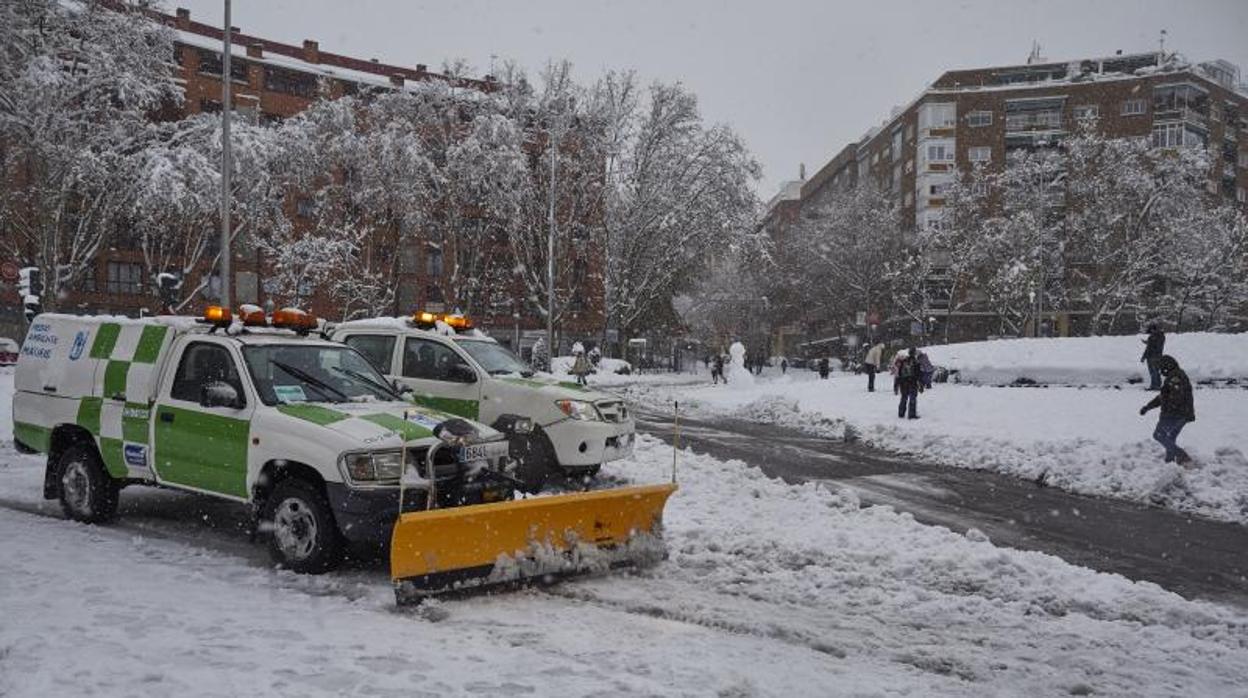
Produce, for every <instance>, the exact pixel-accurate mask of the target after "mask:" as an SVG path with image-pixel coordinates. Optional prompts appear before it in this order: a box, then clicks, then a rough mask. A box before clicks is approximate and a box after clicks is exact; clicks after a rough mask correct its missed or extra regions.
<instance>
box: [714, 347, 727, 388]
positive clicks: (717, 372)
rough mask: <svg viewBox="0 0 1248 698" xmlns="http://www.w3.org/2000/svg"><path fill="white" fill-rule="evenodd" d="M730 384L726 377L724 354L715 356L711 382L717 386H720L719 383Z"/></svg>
mask: <svg viewBox="0 0 1248 698" xmlns="http://www.w3.org/2000/svg"><path fill="white" fill-rule="evenodd" d="M721 379H722V380H723V381H724V382H725V383H727V382H728V377H727V376H725V375H724V356H723V354H716V355H715V362H714V364H712V366H711V381H712V382H713V383H714V384H715V385H719V381H720V380H721Z"/></svg>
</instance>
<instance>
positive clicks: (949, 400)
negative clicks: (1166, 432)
mask: <svg viewBox="0 0 1248 698" xmlns="http://www.w3.org/2000/svg"><path fill="white" fill-rule="evenodd" d="M866 382H867V379H866V376H856V375H852V374H845V373H836V374H833V376H832V377H831V378H830V379H828V380H826V381H821V380H818V379H817V376H816V375H814V374H812V373H811V372H808V371H798V372H790V375H788V376H771V377H768V378H764V379H763V380H760V381H758V382H757V383H756V384H755V385H754V386H750V387H740V388H738V387H737V386H731V385H729V386H722V385H721V386H711V385H707V384H703V385H701V386H698V387H691V386H683V387H681V388H680V389H679V391H673V390H668V389H664V388H662V387H661V386H636V387H634V388H632V389H631V390H630V397H632V398H634V399H637V400H639V401H641V402H644V403H647V404H649V405H651V406H652V407H654V408H661V409H669V407H668V406H669V405H670V403H671V401H672V400H673V399H675V398H677V397H679V398H680V400H681V404H682V406H683V407H684V408H685V409H688V410H692V411H694V412H697V413H700V414H703V415H731V416H734V417H738V418H742V419H748V420H752V421H757V422H765V423H774V424H780V425H784V426H790V427H795V428H799V429H803V430H806V431H810V432H813V433H817V434H820V435H824V436H829V437H832V438H841V437H844V436H846V434H847V433H848V434H849V435H850V436H851V437H854V438H861V439H863V440H865V441H867V442H868V443H871V444H873V445H876V446H879V447H882V448H886V449H891V450H895V451H902V452H908V453H914V454H916V455H918V456H920V457H922V458H924V459H928V460H932V461H936V462H941V463H945V464H948V465H954V466H958V467H965V468H975V469H985V470H995V471H999V472H1003V473H1006V474H1009V475H1014V476H1017V477H1021V478H1026V479H1029V480H1042V481H1043V482H1044V483H1045V484H1047V485H1050V486H1055V487H1061V488H1063V489H1067V490H1070V491H1074V492H1080V493H1083V494H1090V495H1097V496H1103V497H1113V498H1117V499H1128V500H1133V501H1141V502H1148V503H1153V504H1163V505H1165V506H1169V507H1172V508H1174V509H1177V510H1181V511H1187V512H1192V513H1196V514H1200V515H1202V516H1207V517H1211V518H1215V519H1219V520H1225V521H1239V522H1248V457H1246V455H1248V426H1246V425H1248V390H1243V389H1237V388H1223V389H1213V388H1210V389H1203V388H1200V389H1197V391H1196V417H1197V421H1196V422H1194V423H1192V424H1189V425H1188V426H1187V428H1186V429H1184V431H1183V433H1182V435H1181V436H1180V438H1179V442H1180V444H1182V445H1183V446H1184V448H1186V449H1187V450H1188V451H1189V452H1190V453H1191V454H1192V455H1193V456H1194V457H1195V458H1196V461H1197V463H1198V465H1199V467H1196V468H1194V469H1190V470H1184V469H1182V468H1180V467H1179V466H1177V465H1174V464H1169V463H1163V462H1162V455H1163V452H1162V448H1161V446H1159V445H1158V444H1157V443H1156V442H1154V441H1153V440H1152V438H1151V435H1152V431H1153V427H1154V425H1155V424H1156V421H1157V412H1156V411H1153V412H1150V413H1149V414H1148V415H1147V416H1145V417H1141V416H1140V415H1139V412H1138V411H1139V408H1140V406H1142V405H1143V404H1144V403H1146V402H1148V401H1149V400H1150V399H1151V398H1152V397H1153V396H1154V395H1156V393H1149V392H1145V391H1144V390H1143V389H1142V388H1141V387H1139V386H1127V387H1124V388H1121V389H1115V388H1104V387H1102V388H1069V387H1048V388H997V387H981V386H971V385H952V384H937V385H936V386H935V388H934V389H933V390H930V391H927V392H925V393H923V394H921V395H920V396H919V401H918V402H919V415H920V419H919V420H917V421H910V420H899V419H898V418H897V397H895V396H894V395H893V393H892V389H891V386H892V378H891V377H890V376H889V375H888V374H883V375H881V376H878V377H877V379H876V386H877V390H876V392H874V393H868V392H867V389H866Z"/></svg>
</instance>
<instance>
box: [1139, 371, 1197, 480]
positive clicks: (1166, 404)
mask: <svg viewBox="0 0 1248 698" xmlns="http://www.w3.org/2000/svg"><path fill="white" fill-rule="evenodd" d="M1157 367H1158V370H1160V371H1161V374H1162V375H1163V376H1165V378H1166V380H1165V382H1163V383H1162V384H1161V392H1160V393H1159V394H1158V395H1157V397H1154V398H1153V399H1152V400H1150V401H1149V403H1148V404H1147V405H1144V406H1143V407H1141V408H1140V414H1147V413H1148V411H1149V410H1151V409H1153V408H1154V407H1161V416H1160V417H1158V418H1157V428H1156V429H1154V430H1153V438H1154V439H1156V440H1157V443H1159V444H1161V445H1162V446H1164V447H1165V449H1166V462H1167V463H1170V462H1172V461H1177V462H1178V463H1179V465H1185V464H1186V463H1188V462H1190V461H1191V460H1192V459H1191V457H1190V456H1188V455H1187V451H1184V450H1183V449H1182V448H1180V447H1179V445H1178V444H1176V443H1175V441H1176V440H1178V438H1179V432H1181V431H1183V427H1185V426H1187V424H1188V422H1194V421H1196V406H1195V404H1194V401H1193V399H1192V382H1191V381H1190V380H1188V377H1187V374H1186V373H1185V372H1184V371H1183V369H1181V368H1179V362H1178V361H1176V360H1175V359H1174V357H1173V356H1166V355H1163V356H1161V357H1160V358H1159V359H1157Z"/></svg>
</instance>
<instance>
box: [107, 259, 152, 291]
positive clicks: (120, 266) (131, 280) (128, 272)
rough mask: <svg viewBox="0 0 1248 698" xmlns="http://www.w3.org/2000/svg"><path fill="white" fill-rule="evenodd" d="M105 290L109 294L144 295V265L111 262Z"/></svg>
mask: <svg viewBox="0 0 1248 698" xmlns="http://www.w3.org/2000/svg"><path fill="white" fill-rule="evenodd" d="M104 290H105V291H107V292H108V293H142V292H143V265H142V264H134V263H131V262H109V263H108V267H107V276H106V277H105V281H104Z"/></svg>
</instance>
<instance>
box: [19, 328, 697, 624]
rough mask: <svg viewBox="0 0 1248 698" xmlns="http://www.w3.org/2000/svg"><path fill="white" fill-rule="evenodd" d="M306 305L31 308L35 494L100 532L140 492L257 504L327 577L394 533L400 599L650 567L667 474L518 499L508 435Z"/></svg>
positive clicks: (512, 422) (27, 425) (279, 535)
mask: <svg viewBox="0 0 1248 698" xmlns="http://www.w3.org/2000/svg"><path fill="white" fill-rule="evenodd" d="M318 327H319V323H318V321H317V320H316V318H315V317H313V316H311V315H308V314H307V313H303V312H301V311H298V310H292V309H286V310H279V311H277V312H275V313H272V314H271V315H269V314H266V313H265V312H264V311H263V310H261V309H260V308H257V307H255V306H244V307H243V308H242V309H241V312H240V313H239V315H238V316H234V315H233V314H232V313H231V312H230V311H229V310H227V309H224V308H217V307H214V308H209V309H208V310H207V311H206V312H205V314H204V316H203V317H202V318H182V317H158V318H144V319H141V320H131V319H126V318H114V317H81V316H72V315H56V314H44V315H40V316H38V317H36V318H35V319H34V321H33V322H32V324H31V328H30V331H29V333H28V334H27V336H26V339H25V342H24V344H23V346H22V349H21V352H20V355H19V358H18V363H17V370H16V374H15V376H14V381H15V391H14V397H13V435H14V440H15V442H16V445H17V447H18V448H19V449H21V450H25V451H32V452H33V451H38V452H42V453H45V454H47V467H46V474H45V479H44V496H45V497H47V498H49V499H59V500H60V502H61V507H62V509H63V510H64V512H65V514H66V516H68V517H69V518H72V519H76V520H79V521H84V522H90V523H102V522H105V521H108V520H110V519H112V518H113V517H114V516H115V515H116V513H117V502H118V494H119V492H120V491H121V489H122V488H123V487H126V486H129V485H135V484H146V485H156V486H160V487H167V488H173V489H181V490H187V491H191V492H196V493H200V494H205V495H210V496H213V497H218V498H223V499H228V500H232V501H236V502H239V503H240V504H244V505H249V506H250V508H251V511H252V514H253V516H254V519H255V522H256V525H257V527H258V528H259V529H260V530H266V531H268V532H270V533H271V543H270V550H271V551H272V554H273V557H274V559H275V561H276V562H277V563H279V564H281V565H282V566H284V567H287V568H290V569H293V570H296V571H301V572H312V573H315V572H324V571H327V570H330V569H333V568H334V567H335V566H336V565H337V563H338V562H339V560H340V559H341V556H342V553H343V551H344V549H345V547H346V545H347V543H351V542H368V541H385V540H387V539H388V540H389V543H390V562H391V577H392V579H393V580H394V583H395V590H396V596H397V598H398V600H399V601H400V602H404V601H412V600H417V599H419V598H422V597H423V596H427V595H430V594H436V593H439V592H444V591H448V590H453V589H461V588H465V587H473V586H480V585H488V584H493V583H504V582H514V581H518V580H522V579H525V578H529V577H535V576H537V577H544V576H546V575H551V574H555V575H564V574H573V573H578V572H583V571H593V570H596V569H602V568H605V567H608V566H611V565H614V564H617V563H646V562H650V561H652V560H654V559H655V557H656V556H661V555H662V546H661V543H660V542H659V536H660V533H661V531H660V528H661V520H662V513H663V507H664V506H665V503H666V501H667V498H668V496H669V495H670V494H671V493H672V492H673V491H674V490H675V485H667V484H663V485H650V486H638V487H622V488H618V489H611V490H600V491H595V492H583V493H573V494H561V495H554V496H548V497H539V498H533V499H515V496H516V495H515V491H516V487H517V484H518V483H517V481H516V479H515V478H514V476H513V473H514V471H515V468H516V465H517V464H516V463H515V462H514V459H513V458H512V457H511V441H512V440H513V439H514V438H516V437H518V436H519V437H522V436H523V435H524V433H525V432H526V431H527V430H529V429H531V428H532V425H531V422H530V421H529V420H527V419H526V418H523V417H519V416H516V415H505V416H503V417H501V418H499V419H498V420H497V421H496V422H495V423H494V426H487V425H485V424H481V423H478V422H475V421H471V420H467V419H463V418H461V417H456V416H454V415H450V414H447V413H444V412H439V411H436V410H433V409H429V408H426V407H422V406H419V405H414V404H412V403H411V402H409V401H407V400H406V399H404V398H403V397H402V396H401V395H400V394H399V393H398V392H397V391H396V390H395V388H394V386H393V385H392V384H391V383H390V382H388V381H387V380H386V379H385V378H384V377H383V376H381V375H380V374H379V373H378V372H377V371H376V370H375V369H374V368H373V367H372V366H371V365H370V364H369V363H368V361H367V360H365V359H364V357H362V356H361V355H360V354H359V353H358V352H356V351H355V350H354V349H352V348H350V347H347V346H344V345H342V344H339V343H336V342H330V341H328V340H325V339H323V338H321V337H318V336H314V334H313V333H314V332H315V331H316V330H317V329H318Z"/></svg>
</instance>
